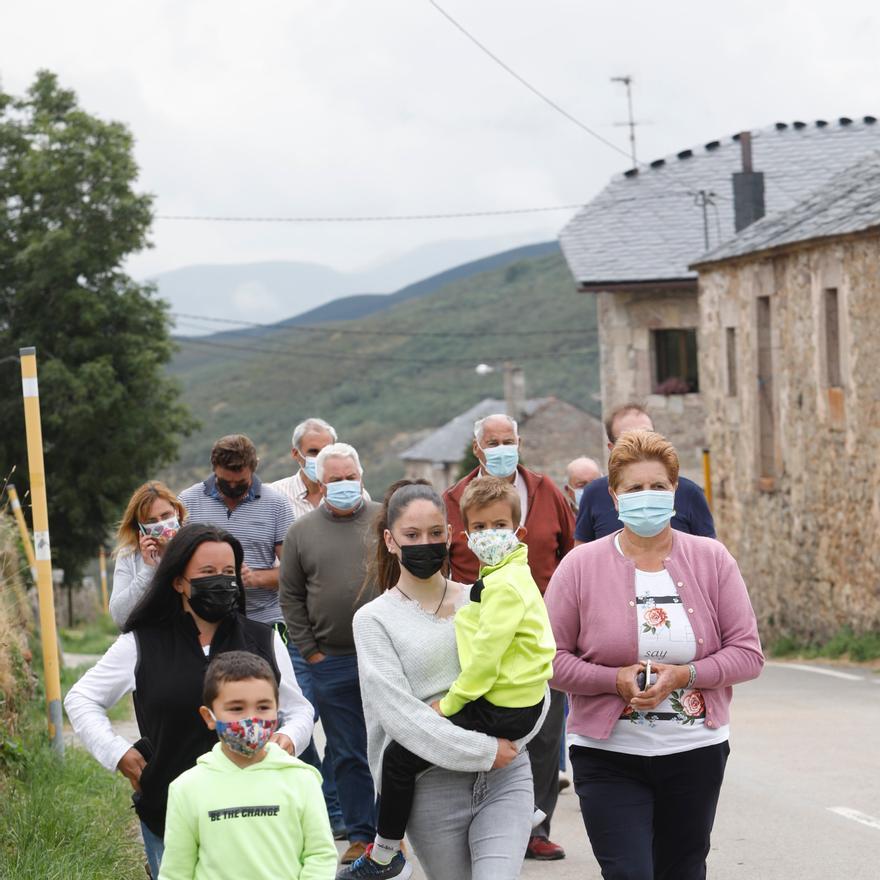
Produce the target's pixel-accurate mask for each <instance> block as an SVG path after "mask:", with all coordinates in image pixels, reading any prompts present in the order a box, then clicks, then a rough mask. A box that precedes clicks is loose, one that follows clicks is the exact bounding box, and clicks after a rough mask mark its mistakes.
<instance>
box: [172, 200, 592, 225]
mask: <svg viewBox="0 0 880 880" xmlns="http://www.w3.org/2000/svg"><path fill="white" fill-rule="evenodd" d="M584 204H585V203H584V202H578V203H577V204H571V205H545V206H542V207H538V208H500V209H498V210H496V211H453V212H449V213H439V214H364V215H336V216H320V215H304V216H299V217H239V216H232V215H225V216H223V215H220V216H206V215H201V214H157V215H156V218H155V219H156V220H197V221H202V222H209V223H391V222H394V221H398V220H406V221H409V220H455V219H462V218H465V217H502V216H507V215H514V214H541V213H547V212H550V211H574V210H577V209H579V208H583V207H584Z"/></svg>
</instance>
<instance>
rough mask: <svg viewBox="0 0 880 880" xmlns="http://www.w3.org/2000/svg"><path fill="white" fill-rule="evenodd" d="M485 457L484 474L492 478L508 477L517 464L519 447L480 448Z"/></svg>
mask: <svg viewBox="0 0 880 880" xmlns="http://www.w3.org/2000/svg"><path fill="white" fill-rule="evenodd" d="M480 449H481V450H482V452H483V455H485V456H486V473H488V474H491V475H492V476H493V477H502V478H504V477H509V476H510V475H511V474H512V473H513V472H514V471H515V470H516V466H517V465H518V464H519V447H518V446H516V445H512V446H487V447H486V448H485V449H483V447H482V446H481V447H480Z"/></svg>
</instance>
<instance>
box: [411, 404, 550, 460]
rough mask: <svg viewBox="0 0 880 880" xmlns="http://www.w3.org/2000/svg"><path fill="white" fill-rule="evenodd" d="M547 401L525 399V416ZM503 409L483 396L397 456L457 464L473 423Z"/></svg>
mask: <svg viewBox="0 0 880 880" xmlns="http://www.w3.org/2000/svg"><path fill="white" fill-rule="evenodd" d="M548 399H549V398H547V397H534V398H531V399H529V400H527V401H526V405H525V414H526V416H531V415H534V414H535V412H536V411H537V410H538V409H539V408H540V407H541V406H542V405H543V404H544V403H546V402H547V400H548ZM505 410H506V404H505V403H504V401H503V400H498V399H497V398H495V397H487V398H485V399H484V400H481V401H480V402H479V403H477V404H474V406H472V407H471V408H470V409H468V410H465V411H464V412H463V413H461V414H460V415H457V416H456V417H455V418H454V419H452V421H449V422H447V423H446V424H445V425H443V426H442V427H440V428H437V430H436V431H433V432H432V433H430V434H428V436H427V437H425V438H424V439H423V440H420V441H419V442H418V443H416V444H415V445H413V446H410V448H409V449H405V450H404V451H403V452H401V453H400V457H401V458H402V459H403V460H404V461H438V462H439V461H442V462H455V461H461V457H462V455H464V450H465V447H466V445H467V444H468V442H469V441H470V440H471V439H472V438H473V436H474V422H475V421H477V419H484V418H485V417H486V416H491V415H493V414H494V413H503V412H504V411H505Z"/></svg>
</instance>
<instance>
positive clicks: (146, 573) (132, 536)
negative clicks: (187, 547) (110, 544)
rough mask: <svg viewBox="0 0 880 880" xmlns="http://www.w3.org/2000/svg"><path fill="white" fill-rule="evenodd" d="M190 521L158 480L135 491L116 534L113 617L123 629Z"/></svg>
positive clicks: (166, 488)
mask: <svg viewBox="0 0 880 880" xmlns="http://www.w3.org/2000/svg"><path fill="white" fill-rule="evenodd" d="M185 519H186V508H185V507H184V506H183V505H182V504H181V503H180V501H178V500H177V498H175V497H174V494H173V493H172V492H171V490H170V489H169V488H168V487H167V486H166V485H165V484H164V483H160V482H159V481H158V480H152V481H150V482H149V483H144V484H143V486H139V487H138V488H137V489H135V492H134V494H133V495H132V496H131V500H130V501H129V502H128V506H127V507H126V508H125V513H124V514H123V515H122V519H121V520H120V522H119V528H118V530H117V532H116V551H115V553H116V567H115V569H114V570H113V592H112V593H111V594H110V616H111V617H112V618H113V620H114V621H115V622H116V625H117V626H118V627H120V628H122V626H124V624H125V621H126V620H127V619H128V615H129V614H131V611H132V609H133V608H134V606H135V605H137V603H138V601H139V600H140V598H141V596H143V595H144V593H145V592H146V590H147V587H149V586H150V581H151V580H152V579H153V573H154V572H155V571H156V565H157V564H158V562H159V560H160V559H161V558H162V553H163V552H164V551H165V545H166V544H167V543H168V541H170V540H171V538H173V537H174V536H175V535H176V534H177V532H178V530H179V529H180V527H181V525H183V522H184V520H185Z"/></svg>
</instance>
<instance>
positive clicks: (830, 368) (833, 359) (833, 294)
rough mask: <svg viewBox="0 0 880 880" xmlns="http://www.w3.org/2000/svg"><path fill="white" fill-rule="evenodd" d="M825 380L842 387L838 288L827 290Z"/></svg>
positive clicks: (829, 384)
mask: <svg viewBox="0 0 880 880" xmlns="http://www.w3.org/2000/svg"><path fill="white" fill-rule="evenodd" d="M824 296H825V364H826V367H825V381H826V384H827V385H828V387H829V388H842V387H843V380H842V379H841V374H842V371H841V369H840V312H839V311H838V303H837V288H836V287H829V288H828V289H827V290H826V291H825V295H824Z"/></svg>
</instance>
